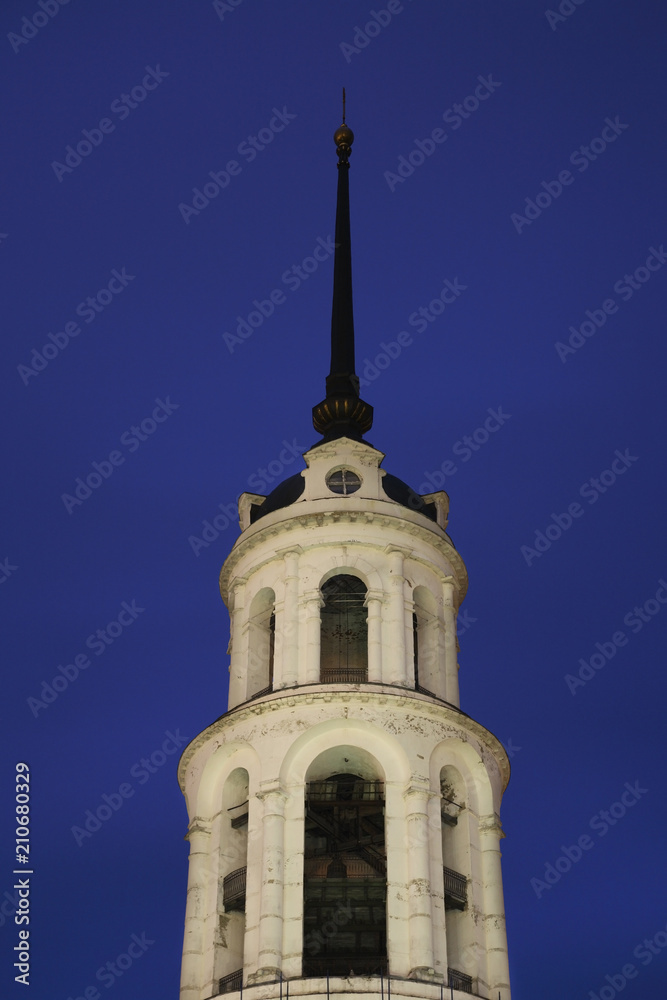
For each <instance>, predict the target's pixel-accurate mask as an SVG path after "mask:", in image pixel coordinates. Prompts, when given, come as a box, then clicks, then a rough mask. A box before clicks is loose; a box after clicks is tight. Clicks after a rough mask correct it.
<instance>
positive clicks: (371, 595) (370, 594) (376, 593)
mask: <svg viewBox="0 0 667 1000" xmlns="http://www.w3.org/2000/svg"><path fill="white" fill-rule="evenodd" d="M384 600H385V595H384V594H383V593H382V591H381V590H368V591H366V597H365V599H364V606H365V607H368V605H369V604H370V602H371V601H378V603H380V604H383V603H384Z"/></svg>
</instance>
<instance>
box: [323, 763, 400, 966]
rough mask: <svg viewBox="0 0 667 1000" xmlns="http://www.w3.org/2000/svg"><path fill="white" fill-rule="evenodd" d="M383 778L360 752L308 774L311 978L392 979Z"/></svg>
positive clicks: (325, 764) (376, 768)
mask: <svg viewBox="0 0 667 1000" xmlns="http://www.w3.org/2000/svg"><path fill="white" fill-rule="evenodd" d="M332 772H333V773H332ZM379 774H380V772H379V767H378V765H377V762H376V761H375V760H374V759H373V758H372V757H371V756H370V754H367V753H366V752H365V751H362V750H359V749H358V748H353V747H336V748H334V749H333V750H328V751H326V752H325V753H323V754H320V756H319V757H318V758H317V759H316V761H314V762H313V764H312V765H311V767H310V768H309V771H308V775H307V778H306V817H305V842H304V878H303V896H304V904H303V975H304V976H323V975H332V976H347V975H351V974H354V975H377V974H378V973H380V972H386V969H387V852H386V845H385V820H384V782H383V781H382V780H381V778H380V776H379Z"/></svg>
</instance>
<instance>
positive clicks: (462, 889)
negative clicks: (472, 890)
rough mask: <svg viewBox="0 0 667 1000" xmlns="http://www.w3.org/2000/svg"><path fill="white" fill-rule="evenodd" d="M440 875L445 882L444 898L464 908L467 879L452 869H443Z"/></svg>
mask: <svg viewBox="0 0 667 1000" xmlns="http://www.w3.org/2000/svg"><path fill="white" fill-rule="evenodd" d="M442 873H443V878H444V882H445V898H447V897H449V898H450V899H451V900H453V901H454V902H455V903H458V904H463V906H465V905H466V903H467V902H468V879H467V878H466V877H465V875H462V874H461V873H460V872H455V871H454V870H453V869H452V868H445V867H443V869H442ZM463 906H462V907H461V909H463Z"/></svg>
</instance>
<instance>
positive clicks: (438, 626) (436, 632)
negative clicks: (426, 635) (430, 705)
mask: <svg viewBox="0 0 667 1000" xmlns="http://www.w3.org/2000/svg"><path fill="white" fill-rule="evenodd" d="M432 625H433V635H432V644H433V655H434V657H435V672H434V676H435V686H434V688H433V693H434V694H436V695H437V696H438V698H442V699H443V701H447V674H446V663H447V638H446V637H447V630H446V628H445V624H444V622H442V621H440V620H439V619H438V621H435V622H433V623H432Z"/></svg>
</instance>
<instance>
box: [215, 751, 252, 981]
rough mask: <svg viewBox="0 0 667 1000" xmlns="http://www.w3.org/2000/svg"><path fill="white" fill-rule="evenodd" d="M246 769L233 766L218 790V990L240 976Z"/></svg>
mask: <svg viewBox="0 0 667 1000" xmlns="http://www.w3.org/2000/svg"><path fill="white" fill-rule="evenodd" d="M248 784H249V782H248V772H247V771H246V770H245V768H243V767H237V768H236V769H235V770H234V771H232V773H231V774H230V775H229V777H228V778H227V780H226V782H225V785H224V788H223V793H222V818H221V831H220V834H221V836H220V881H219V885H218V926H217V927H216V930H215V953H216V954H215V978H216V979H217V980H218V992H219V993H230V992H233V991H234V990H238V989H239V988H240V985H241V980H242V977H243V944H244V938H245V899H246V873H247V866H248Z"/></svg>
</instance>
